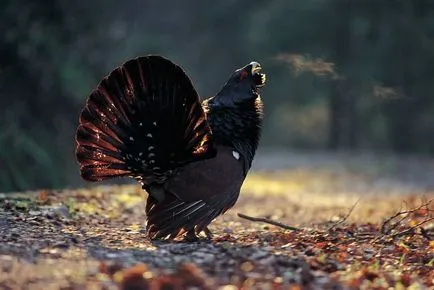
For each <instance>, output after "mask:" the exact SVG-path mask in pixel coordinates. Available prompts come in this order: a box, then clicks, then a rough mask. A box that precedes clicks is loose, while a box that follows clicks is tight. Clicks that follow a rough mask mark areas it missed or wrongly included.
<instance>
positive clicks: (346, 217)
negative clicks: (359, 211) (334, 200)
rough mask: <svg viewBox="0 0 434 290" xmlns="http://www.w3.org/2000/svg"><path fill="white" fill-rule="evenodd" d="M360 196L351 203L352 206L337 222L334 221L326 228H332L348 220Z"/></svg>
mask: <svg viewBox="0 0 434 290" xmlns="http://www.w3.org/2000/svg"><path fill="white" fill-rule="evenodd" d="M359 200H360V198H358V199H357V200H356V202H355V203H354V204H353V206H352V207H351V208H350V209H349V210H348V212H347V214H346V215H344V216H343V217H341V218H340V219H339V220H338V221H337V222H335V223H334V224H333V225H332V226H331V227H329V228H328V230H329V231H330V230H332V229H333V228H335V227H337V226H338V225H340V224H343V223H344V222H346V221H347V220H348V218H349V217H350V215H351V214H352V212H353V210H354V208H355V207H356V205H357V204H358V203H359Z"/></svg>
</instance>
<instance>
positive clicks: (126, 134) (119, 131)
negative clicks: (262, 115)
mask: <svg viewBox="0 0 434 290" xmlns="http://www.w3.org/2000/svg"><path fill="white" fill-rule="evenodd" d="M76 141H77V148H76V157H77V161H78V163H79V164H80V172H81V175H82V177H83V178H84V179H86V180H89V181H100V180H104V179H109V178H114V177H119V176H132V177H140V179H141V180H144V181H145V183H146V180H153V178H154V177H155V176H158V177H159V178H161V177H162V176H163V178H164V176H166V178H167V176H168V175H170V173H171V172H172V171H173V169H176V168H177V167H179V166H182V165H184V164H186V163H188V162H191V161H194V160H198V159H204V158H208V157H212V156H214V155H215V149H214V148H213V144H212V134H211V130H210V127H209V125H208V122H207V121H206V116H205V113H204V111H203V109H202V106H201V104H200V101H199V97H198V95H197V93H196V91H195V89H194V87H193V85H192V83H191V81H190V79H189V78H188V77H187V75H186V74H185V73H184V71H183V70H182V69H181V68H180V67H179V66H177V65H175V64H173V63H172V62H170V61H169V60H167V59H165V58H162V57H159V56H146V57H139V58H136V59H132V60H130V61H128V62H126V63H125V64H123V65H122V66H121V67H119V68H117V69H115V70H114V71H112V72H111V73H110V74H109V75H108V76H107V77H106V78H104V79H103V80H102V81H101V83H100V84H99V86H98V87H97V88H96V89H95V90H94V91H93V92H92V93H91V95H90V96H89V98H88V100H87V103H86V106H85V108H84V109H83V111H82V113H81V116H80V125H79V126H78V129H77V134H76Z"/></svg>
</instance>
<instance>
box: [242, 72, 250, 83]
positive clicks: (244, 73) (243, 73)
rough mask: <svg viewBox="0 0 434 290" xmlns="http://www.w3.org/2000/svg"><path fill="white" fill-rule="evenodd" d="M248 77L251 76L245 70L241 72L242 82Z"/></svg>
mask: <svg viewBox="0 0 434 290" xmlns="http://www.w3.org/2000/svg"><path fill="white" fill-rule="evenodd" d="M248 75H249V73H248V72H246V71H245V70H243V71H241V73H240V82H241V81H243V80H244V79H245V78H246V77H247V76H248Z"/></svg>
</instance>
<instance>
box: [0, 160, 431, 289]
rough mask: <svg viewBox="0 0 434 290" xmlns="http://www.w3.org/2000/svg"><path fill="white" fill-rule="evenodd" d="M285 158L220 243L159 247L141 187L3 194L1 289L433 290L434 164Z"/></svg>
mask: <svg viewBox="0 0 434 290" xmlns="http://www.w3.org/2000/svg"><path fill="white" fill-rule="evenodd" d="M261 156H266V158H264V157H261ZM285 156H286V157H287V158H282V154H279V155H273V154H272V153H270V154H265V153H264V155H260V156H259V157H258V159H257V161H256V163H255V167H254V168H255V170H254V171H253V172H252V173H251V174H250V175H249V177H248V178H247V180H246V182H245V184H244V186H243V189H242V194H241V197H240V199H239V201H238V203H237V204H236V206H235V207H234V208H233V209H231V210H230V211H229V212H228V213H227V214H225V215H224V216H222V217H220V218H218V219H217V220H216V221H215V222H214V223H213V224H212V225H211V227H210V229H211V230H212V231H213V233H214V238H213V239H212V240H211V241H200V242H194V243H185V242H181V241H179V242H171V243H168V242H151V241H149V240H148V239H147V238H146V235H145V233H144V230H143V226H144V223H145V216H144V208H145V203H144V202H145V198H146V195H145V194H144V193H143V192H142V191H141V190H140V188H139V187H138V186H136V185H122V186H97V187H88V188H82V189H65V190H61V191H53V190H40V191H33V192H23V193H14V194H0V233H1V234H0V289H188V288H189V287H190V288H191V289H226V290H229V289H288V288H289V289H388V288H390V287H392V288H395V289H406V288H409V289H430V288H431V289H433V288H434V241H433V238H434V221H433V220H432V219H433V216H434V214H433V211H434V202H430V200H431V199H433V198H434V162H432V160H424V159H418V158H415V157H408V158H403V157H402V158H401V157H400V158H398V157H394V156H384V155H383V156H371V155H359V156H352V155H348V156H346V155H345V154H341V155H339V156H338V155H324V154H323V153H318V154H311V153H310V154H304V153H296V154H295V153H287V154H286V155H285ZM238 213H241V214H244V215H247V216H251V217H262V218H266V222H269V221H277V222H280V223H282V224H284V225H290V226H294V227H297V228H298V230H290V229H285V228H283V227H281V226H280V225H277V226H276V225H271V224H269V223H266V222H261V221H251V220H247V219H245V218H241V217H239V216H238V215H237V214H238ZM288 286H290V287H288Z"/></svg>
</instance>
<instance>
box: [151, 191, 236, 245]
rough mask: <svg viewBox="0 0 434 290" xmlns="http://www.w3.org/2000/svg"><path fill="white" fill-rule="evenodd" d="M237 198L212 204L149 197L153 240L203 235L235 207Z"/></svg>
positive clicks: (230, 196)
mask: <svg viewBox="0 0 434 290" xmlns="http://www.w3.org/2000/svg"><path fill="white" fill-rule="evenodd" d="M237 196H238V195H237V194H236V193H235V194H234V193H228V194H224V195H216V196H214V197H212V198H211V199H209V200H206V201H205V200H197V201H191V202H186V201H182V200H179V199H177V198H176V197H175V196H171V195H168V196H167V197H166V198H167V199H166V200H164V201H163V202H159V203H158V202H157V201H156V200H155V199H154V198H153V197H152V196H149V197H148V201H147V205H146V215H147V217H148V221H147V225H146V229H147V232H148V236H149V237H150V238H151V239H164V238H167V237H168V238H169V239H174V238H176V237H179V236H181V235H183V234H184V233H186V232H189V231H194V232H196V233H200V232H201V231H203V230H204V229H205V227H207V226H208V225H209V224H210V223H211V222H212V221H213V220H214V219H215V218H216V217H217V216H219V215H220V214H222V213H223V212H225V211H226V210H227V209H228V208H230V207H232V206H233V204H234V203H235V200H236V199H237Z"/></svg>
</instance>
